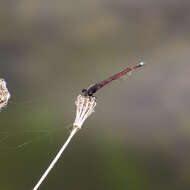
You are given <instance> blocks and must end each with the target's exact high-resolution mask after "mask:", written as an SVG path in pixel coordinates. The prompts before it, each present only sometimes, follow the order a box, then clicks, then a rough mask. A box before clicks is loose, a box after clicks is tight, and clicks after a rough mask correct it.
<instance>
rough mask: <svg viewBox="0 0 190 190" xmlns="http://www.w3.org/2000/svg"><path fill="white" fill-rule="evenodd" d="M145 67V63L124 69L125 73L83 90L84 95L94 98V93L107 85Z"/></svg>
mask: <svg viewBox="0 0 190 190" xmlns="http://www.w3.org/2000/svg"><path fill="white" fill-rule="evenodd" d="M142 66H144V63H143V62H140V63H138V64H137V65H135V66H132V67H128V68H126V69H124V70H123V71H121V72H119V73H117V74H115V75H113V76H111V77H109V78H107V79H106V80H103V81H101V82H99V83H96V84H93V85H91V86H90V87H88V88H87V89H83V90H82V94H83V95H85V96H93V95H94V93H96V92H97V91H98V90H99V89H100V88H102V87H104V86H105V85H107V84H109V83H110V82H112V81H113V80H116V79H118V78H120V77H122V76H124V75H126V74H128V73H130V72H131V71H133V70H136V69H138V68H140V67H142Z"/></svg>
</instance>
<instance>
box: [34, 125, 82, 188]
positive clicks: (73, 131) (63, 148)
mask: <svg viewBox="0 0 190 190" xmlns="http://www.w3.org/2000/svg"><path fill="white" fill-rule="evenodd" d="M78 130H79V128H78V127H77V126H74V127H73V129H72V131H71V134H70V135H69V137H68V139H67V140H66V141H65V143H64V144H63V146H62V147H61V149H60V150H59V152H58V153H57V155H56V156H55V158H54V159H53V161H52V162H51V164H50V165H49V167H48V168H47V169H46V171H45V172H44V174H43V175H42V177H41V178H40V180H39V181H38V183H37V184H36V185H35V187H34V188H33V190H37V189H38V188H39V186H40V185H41V184H42V183H43V181H44V180H45V178H46V177H47V175H48V174H49V172H50V171H51V169H52V168H53V167H54V165H55V164H56V162H57V161H58V160H59V158H60V156H61V155H62V153H63V152H64V150H65V148H66V147H67V145H68V144H69V143H70V141H71V139H72V138H73V136H74V135H75V134H76V132H77V131H78Z"/></svg>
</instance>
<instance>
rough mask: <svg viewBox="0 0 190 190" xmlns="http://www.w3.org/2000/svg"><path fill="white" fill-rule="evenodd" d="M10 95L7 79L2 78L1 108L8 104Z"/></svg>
mask: <svg viewBox="0 0 190 190" xmlns="http://www.w3.org/2000/svg"><path fill="white" fill-rule="evenodd" d="M10 97H11V95H10V93H9V91H8V89H7V86H6V82H5V80H4V79H0V109H1V108H3V107H4V106H6V105H7V103H8V100H9V98H10Z"/></svg>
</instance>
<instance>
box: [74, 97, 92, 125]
mask: <svg viewBox="0 0 190 190" xmlns="http://www.w3.org/2000/svg"><path fill="white" fill-rule="evenodd" d="M75 104H76V118H75V122H74V123H73V126H74V127H77V128H78V129H81V127H82V125H83V123H84V121H85V120H86V119H87V118H88V117H89V116H90V115H91V114H92V113H93V112H94V107H95V106H96V97H94V96H85V95H83V94H79V95H78V97H77V100H76V101H75Z"/></svg>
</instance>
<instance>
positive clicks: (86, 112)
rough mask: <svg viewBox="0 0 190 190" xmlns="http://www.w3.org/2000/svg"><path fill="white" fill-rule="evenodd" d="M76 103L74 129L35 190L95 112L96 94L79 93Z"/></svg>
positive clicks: (35, 188) (35, 189)
mask: <svg viewBox="0 0 190 190" xmlns="http://www.w3.org/2000/svg"><path fill="white" fill-rule="evenodd" d="M75 104H76V118H75V122H74V123H73V129H72V131H71V133H70V135H69V137H68V139H67V140H66V141H65V143H64V145H63V146H62V147H61V149H60V150H59V152H58V153H57V155H56V156H55V158H54V159H53V161H52V162H51V164H50V165H49V167H48V168H47V170H46V171H45V173H44V174H43V175H42V177H41V178H40V180H39V181H38V183H37V184H36V186H35V187H34V189H33V190H37V189H38V187H39V186H40V185H41V184H42V182H43V181H44V179H45V178H46V176H47V175H48V173H49V172H50V171H51V169H52V168H53V167H54V165H55V164H56V162H57V161H58V159H59V158H60V156H61V154H62V153H63V151H64V150H65V148H66V147H67V145H68V144H69V142H70V141H71V139H72V138H73V136H74V135H75V134H76V133H77V131H78V130H79V129H81V127H82V125H83V123H84V121H85V120H86V119H87V118H88V117H89V116H90V115H91V114H92V113H93V112H94V108H95V106H96V98H95V97H94V96H85V95H83V94H79V95H78V97H77V100H76V102H75Z"/></svg>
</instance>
